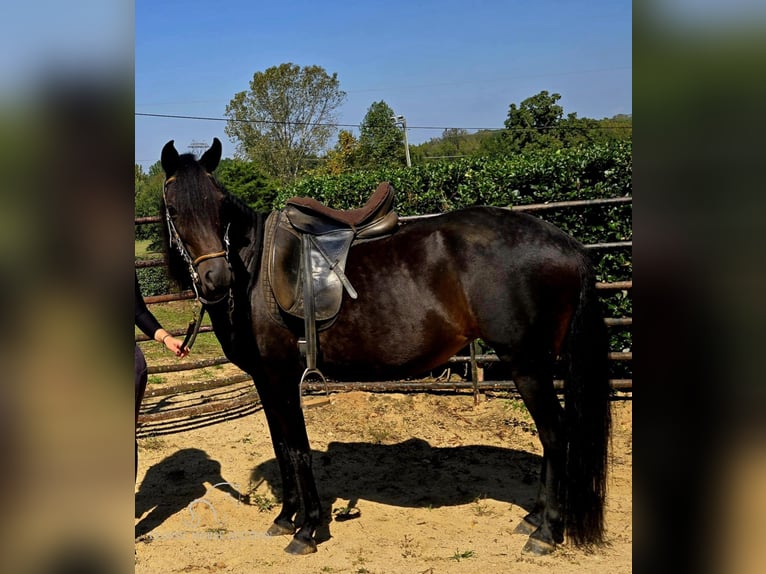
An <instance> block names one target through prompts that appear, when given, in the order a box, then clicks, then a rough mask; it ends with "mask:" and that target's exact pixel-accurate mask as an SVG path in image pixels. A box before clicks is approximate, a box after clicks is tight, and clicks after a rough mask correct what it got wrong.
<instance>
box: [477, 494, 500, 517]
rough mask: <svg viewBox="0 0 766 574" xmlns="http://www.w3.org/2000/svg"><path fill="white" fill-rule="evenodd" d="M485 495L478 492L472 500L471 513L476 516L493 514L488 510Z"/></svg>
mask: <svg viewBox="0 0 766 574" xmlns="http://www.w3.org/2000/svg"><path fill="white" fill-rule="evenodd" d="M486 498H487V497H486V495H484V494H480V495H479V496H477V497H476V499H475V500H474V501H473V503H474V505H475V506H474V507H473V513H474V514H475V515H476V516H492V515H493V514H495V513H494V512H493V511H492V510H490V508H489V506H487V504H486V502H484V500H486Z"/></svg>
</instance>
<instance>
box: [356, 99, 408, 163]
mask: <svg viewBox="0 0 766 574" xmlns="http://www.w3.org/2000/svg"><path fill="white" fill-rule="evenodd" d="M393 116H394V111H393V110H392V109H391V108H390V107H389V105H388V104H387V103H386V102H384V101H382V100H381V101H380V102H373V104H372V105H371V106H370V107H369V108H368V109H367V114H365V116H364V119H363V120H362V123H361V125H360V126H359V151H358V161H359V166H360V167H365V168H373V167H374V168H378V167H396V166H403V165H406V159H405V158H406V156H405V151H404V132H403V131H402V130H401V128H399V127H398V126H397V124H396V123H395V122H394V120H393Z"/></svg>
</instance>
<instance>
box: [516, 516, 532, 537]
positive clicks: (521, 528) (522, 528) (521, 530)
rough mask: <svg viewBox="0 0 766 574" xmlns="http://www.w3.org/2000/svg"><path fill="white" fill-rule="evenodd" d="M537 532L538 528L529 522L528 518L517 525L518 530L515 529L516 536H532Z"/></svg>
mask: <svg viewBox="0 0 766 574" xmlns="http://www.w3.org/2000/svg"><path fill="white" fill-rule="evenodd" d="M535 530H537V526H535V525H534V524H532V523H531V522H529V521H528V520H527V519H526V518H524V519H522V521H521V522H519V523H518V524H517V525H516V528H514V529H513V533H514V534H526V535H527V536H529V535H530V534H532V533H533V532H534V531H535Z"/></svg>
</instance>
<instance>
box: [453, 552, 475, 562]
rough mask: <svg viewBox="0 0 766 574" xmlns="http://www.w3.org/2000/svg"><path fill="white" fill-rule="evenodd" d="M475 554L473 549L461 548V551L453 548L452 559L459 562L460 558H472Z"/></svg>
mask: <svg viewBox="0 0 766 574" xmlns="http://www.w3.org/2000/svg"><path fill="white" fill-rule="evenodd" d="M475 556H476V552H474V551H473V550H463V551H462V552H461V551H460V550H455V553H454V554H453V555H452V558H451V559H452V560H454V561H455V562H460V561H461V560H466V559H468V558H474V557H475Z"/></svg>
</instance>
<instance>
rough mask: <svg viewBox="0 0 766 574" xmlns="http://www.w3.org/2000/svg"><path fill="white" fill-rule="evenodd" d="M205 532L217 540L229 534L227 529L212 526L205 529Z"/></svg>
mask: <svg viewBox="0 0 766 574" xmlns="http://www.w3.org/2000/svg"><path fill="white" fill-rule="evenodd" d="M205 532H208V533H210V534H213V535H215V536H217V537H218V538H221V537H223V536H224V535H225V534H227V533H228V532H229V529H228V528H224V527H223V526H214V527H211V528H205Z"/></svg>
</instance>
